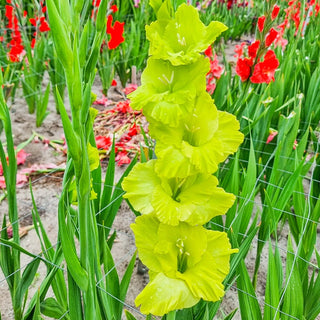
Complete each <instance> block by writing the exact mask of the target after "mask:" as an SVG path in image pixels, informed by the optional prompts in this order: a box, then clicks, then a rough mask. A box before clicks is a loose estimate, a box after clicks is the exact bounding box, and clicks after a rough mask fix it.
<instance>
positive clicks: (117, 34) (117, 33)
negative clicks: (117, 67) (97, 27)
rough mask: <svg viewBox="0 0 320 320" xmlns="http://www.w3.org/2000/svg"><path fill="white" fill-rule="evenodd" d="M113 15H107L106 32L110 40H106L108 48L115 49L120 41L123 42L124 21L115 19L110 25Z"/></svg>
mask: <svg viewBox="0 0 320 320" xmlns="http://www.w3.org/2000/svg"><path fill="white" fill-rule="evenodd" d="M112 21H113V17H112V16H111V15H109V16H108V20H107V33H108V34H109V35H110V40H109V41H108V48H109V49H115V48H117V47H118V46H119V45H120V44H121V43H122V42H124V37H123V31H124V22H122V23H121V22H119V21H116V22H115V23H114V25H113V26H112Z"/></svg>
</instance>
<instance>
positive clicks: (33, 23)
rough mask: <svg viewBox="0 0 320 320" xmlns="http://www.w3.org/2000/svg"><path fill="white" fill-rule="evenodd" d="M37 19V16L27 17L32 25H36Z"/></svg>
mask: <svg viewBox="0 0 320 320" xmlns="http://www.w3.org/2000/svg"><path fill="white" fill-rule="evenodd" d="M37 20H38V18H30V19H29V21H30V23H31V24H32V25H33V26H34V27H36V26H37Z"/></svg>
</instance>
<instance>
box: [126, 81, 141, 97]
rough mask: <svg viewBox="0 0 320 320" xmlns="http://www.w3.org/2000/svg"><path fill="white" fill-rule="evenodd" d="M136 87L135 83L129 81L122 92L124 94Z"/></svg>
mask: <svg viewBox="0 0 320 320" xmlns="http://www.w3.org/2000/svg"><path fill="white" fill-rule="evenodd" d="M137 88H138V86H137V85H136V84H133V83H129V84H128V85H127V86H126V87H125V88H124V89H123V92H124V94H125V95H128V94H129V93H131V92H133V91H135V90H136V89H137Z"/></svg>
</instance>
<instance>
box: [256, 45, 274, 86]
mask: <svg viewBox="0 0 320 320" xmlns="http://www.w3.org/2000/svg"><path fill="white" fill-rule="evenodd" d="M278 66H279V61H278V59H277V57H276V55H275V53H274V52H273V51H272V50H269V51H268V52H267V53H266V55H265V56H264V60H263V61H262V62H259V63H257V64H256V65H255V66H254V69H253V74H252V76H251V78H250V80H251V82H253V83H269V82H270V81H271V80H273V81H274V73H275V71H276V69H277V68H278Z"/></svg>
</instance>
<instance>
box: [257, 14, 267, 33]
mask: <svg viewBox="0 0 320 320" xmlns="http://www.w3.org/2000/svg"><path fill="white" fill-rule="evenodd" d="M265 21H266V17H265V16H261V17H259V18H258V29H259V31H260V32H262V31H263V28H264V22H265Z"/></svg>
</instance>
